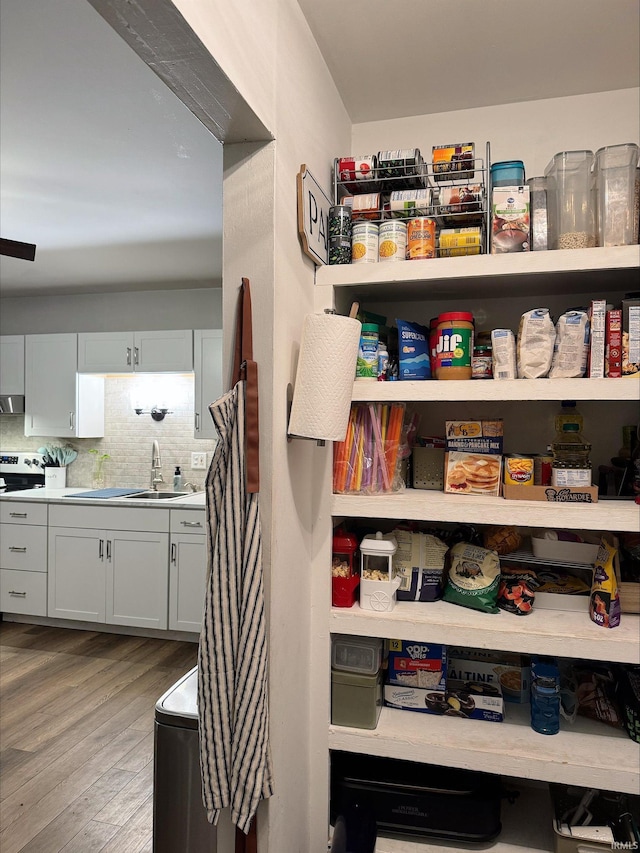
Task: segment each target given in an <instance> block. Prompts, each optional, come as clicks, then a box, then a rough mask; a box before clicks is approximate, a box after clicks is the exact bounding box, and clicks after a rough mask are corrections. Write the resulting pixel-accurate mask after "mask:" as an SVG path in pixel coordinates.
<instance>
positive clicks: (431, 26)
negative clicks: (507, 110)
mask: <svg viewBox="0 0 640 853" xmlns="http://www.w3.org/2000/svg"><path fill="white" fill-rule="evenodd" d="M256 2H257V0H256ZM299 4H300V7H301V8H302V11H303V13H304V15H305V16H306V18H307V20H308V22H309V25H310V27H311V30H312V32H313V34H314V36H315V38H316V40H317V42H318V44H319V46H320V49H321V51H322V53H323V55H324V56H325V59H326V61H327V64H328V66H329V69H330V71H331V73H332V75H333V78H334V80H335V82H336V86H337V88H338V90H339V92H340V94H341V96H342V99H343V101H344V104H345V107H346V109H347V111H348V113H349V115H350V117H351V119H352V121H353V122H354V123H360V122H367V121H376V120H383V119H392V118H400V117H402V116H409V115H425V114H433V113H440V112H446V111H450V110H463V109H467V108H472V107H482V106H489V105H496V104H506V103H513V102H522V101H529V100H538V99H545V98H551V97H560V96H565V95H577V94H585V93H588V92H602V91H610V90H615V89H626V88H632V87H637V86H638V85H640V55H639V51H640V22H639V11H640V4H638V2H637V0H613V2H606V0H561V2H558V0H536V2H535V3H523V4H519V5H517V6H516V5H515V4H514V2H513V0H482V2H481V0H421V2H415V0H384V2H383V0H350V2H349V3H347V4H345V2H344V0H323V2H321V3H318V2H317V0H299ZM0 16H1V17H0V27H1V43H0V167H1V172H0V190H1V193H0V196H1V198H0V201H1V204H0V225H1V232H2V233H1V236H2V237H4V238H8V239H12V240H20V241H24V242H28V243H35V244H36V245H37V247H38V249H37V254H36V261H35V263H30V262H28V261H19V260H16V259H12V258H6V257H3V258H0V295H1V296H3V297H7V296H18V295H39V294H46V293H48V294H51V293H74V292H80V291H82V292H90V291H95V292H98V291H102V292H104V291H114V290H129V289H137V290H144V289H150V288H152V289H162V288H178V287H207V286H211V285H218V284H219V283H220V280H221V230H222V147H221V145H220V144H219V143H218V141H217V140H216V139H215V137H214V136H213V135H212V134H210V133H209V132H208V131H207V130H206V129H205V128H204V126H203V125H202V124H200V122H199V121H198V120H197V119H196V118H195V117H194V116H193V115H192V113H190V112H189V110H188V109H187V108H186V107H185V106H184V105H183V104H182V102H181V101H180V100H179V99H178V98H177V97H176V96H175V95H173V94H172V92H171V91H170V90H169V89H168V88H167V87H166V86H165V84H164V83H162V82H161V81H160V80H159V78H158V77H157V76H156V75H155V74H154V73H153V72H152V71H151V70H150V69H149V68H148V67H147V66H146V65H145V64H144V62H143V61H142V60H141V59H140V58H139V57H138V56H137V55H136V54H135V53H134V52H133V51H132V49H131V48H130V47H129V46H128V45H127V44H125V42H124V41H123V40H122V39H121V38H120V36H119V35H117V34H116V33H115V32H114V30H112V29H111V27H110V25H109V24H108V23H106V21H104V20H103V18H101V17H100V15H99V14H98V13H97V12H96V11H95V10H94V9H93V8H92V6H91V5H90V4H89V2H87V0H0Z"/></svg>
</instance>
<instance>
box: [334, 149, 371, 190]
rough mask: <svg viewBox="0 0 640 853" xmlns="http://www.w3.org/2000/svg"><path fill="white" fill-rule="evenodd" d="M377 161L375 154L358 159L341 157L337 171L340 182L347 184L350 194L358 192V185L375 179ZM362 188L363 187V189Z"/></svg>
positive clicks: (358, 157)
mask: <svg viewBox="0 0 640 853" xmlns="http://www.w3.org/2000/svg"><path fill="white" fill-rule="evenodd" d="M376 166H377V160H376V156H375V154H366V155H364V156H357V157H353V156H350V157H340V159H339V160H338V162H337V166H336V170H337V173H338V181H339V182H340V183H344V184H347V185H348V186H347V189H348V190H349V192H357V191H358V190H357V185H358V183H360V184H361V185H362V183H363V182H368V181H371V180H373V179H374V178H375V171H376ZM361 188H362V187H361Z"/></svg>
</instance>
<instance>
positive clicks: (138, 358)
mask: <svg viewBox="0 0 640 853" xmlns="http://www.w3.org/2000/svg"><path fill="white" fill-rule="evenodd" d="M192 370H193V332H192V330H191V329H181V330H177V331H171V330H170V331H149V332H80V333H79V334H78V372H79V373H189V372H190V371H192Z"/></svg>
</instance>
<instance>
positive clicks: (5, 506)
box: [0, 501, 47, 524]
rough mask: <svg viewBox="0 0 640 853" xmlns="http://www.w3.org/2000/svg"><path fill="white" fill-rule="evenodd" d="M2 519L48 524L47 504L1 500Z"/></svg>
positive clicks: (21, 522)
mask: <svg viewBox="0 0 640 853" xmlns="http://www.w3.org/2000/svg"><path fill="white" fill-rule="evenodd" d="M0 521H9V522H11V524H46V523H47V504H46V503H44V502H43V503H26V502H24V501H23V502H18V501H0Z"/></svg>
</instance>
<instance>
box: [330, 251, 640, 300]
mask: <svg viewBox="0 0 640 853" xmlns="http://www.w3.org/2000/svg"><path fill="white" fill-rule="evenodd" d="M639 265H640V248H639V247H638V246H615V247H612V248H595V249H573V250H570V249H560V250H556V251H549V252H524V253H521V254H505V255H474V256H467V257H460V258H434V259H432V260H427V261H398V262H394V263H377V264H337V265H335V266H322V267H318V268H317V270H316V286H320V287H323V286H326V287H331V288H348V289H350V290H352V291H353V295H354V296H355V295H357V296H359V297H360V298H361V299H370V300H374V299H375V300H376V301H390V300H393V301H398V300H405V299H425V298H429V299H433V298H440V297H442V296H459V297H465V296H471V295H476V296H477V295H478V289H479V288H481V290H482V294H483V296H484V297H513V296H517V295H518V294H523V295H524V294H526V295H530V296H533V295H534V294H535V295H543V294H547V295H552V294H557V293H584V292H589V291H598V292H601V293H610V292H616V291H620V290H633V289H635V288H636V286H637V267H638V266H639ZM606 273H609V274H608V275H607V274H606ZM425 283H428V290H426V291H425Z"/></svg>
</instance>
